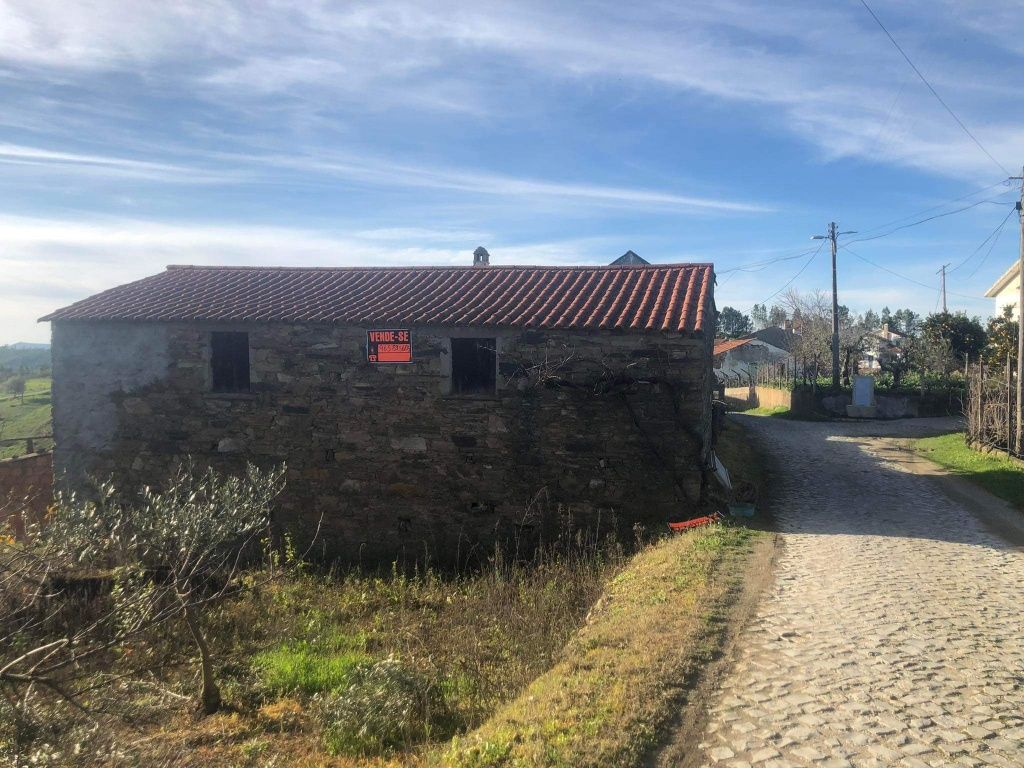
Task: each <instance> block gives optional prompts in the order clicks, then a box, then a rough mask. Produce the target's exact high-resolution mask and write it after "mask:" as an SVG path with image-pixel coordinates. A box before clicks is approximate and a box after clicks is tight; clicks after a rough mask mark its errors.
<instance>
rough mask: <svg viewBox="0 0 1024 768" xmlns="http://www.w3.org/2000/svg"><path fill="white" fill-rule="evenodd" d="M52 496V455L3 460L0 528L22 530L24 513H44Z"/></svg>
mask: <svg viewBox="0 0 1024 768" xmlns="http://www.w3.org/2000/svg"><path fill="white" fill-rule="evenodd" d="M52 500H53V455H52V454H50V453H30V454H28V455H27V456H19V457H18V458H16V459H3V460H0V528H2V527H4V526H5V525H10V527H12V528H13V529H14V532H15V533H16V534H19V535H20V533H21V531H22V515H23V514H29V515H33V516H38V515H42V514H43V513H44V512H45V511H46V508H47V506H49V504H50V502H51V501H52Z"/></svg>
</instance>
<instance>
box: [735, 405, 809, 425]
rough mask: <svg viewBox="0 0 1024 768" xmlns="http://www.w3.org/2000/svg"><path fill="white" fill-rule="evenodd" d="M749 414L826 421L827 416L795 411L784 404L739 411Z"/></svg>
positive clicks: (795, 419) (773, 417)
mask: <svg viewBox="0 0 1024 768" xmlns="http://www.w3.org/2000/svg"><path fill="white" fill-rule="evenodd" d="M741 413H745V414H747V415H749V416H767V417H768V418H771V419H790V420H792V421H828V420H829V416H827V415H825V414H822V413H796V412H794V411H793V410H791V409H790V408H788V407H787V406H785V405H773V406H766V405H760V406H758V407H757V408H750V409H748V410H745V411H741Z"/></svg>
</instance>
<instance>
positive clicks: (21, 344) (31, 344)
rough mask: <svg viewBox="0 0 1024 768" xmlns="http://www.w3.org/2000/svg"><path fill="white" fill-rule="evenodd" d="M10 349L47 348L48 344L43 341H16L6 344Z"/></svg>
mask: <svg viewBox="0 0 1024 768" xmlns="http://www.w3.org/2000/svg"><path fill="white" fill-rule="evenodd" d="M7 346H8V347H9V348H10V349H49V348H50V345H49V344H47V343H46V342H43V341H16V342H14V343H13V344H8V345H7Z"/></svg>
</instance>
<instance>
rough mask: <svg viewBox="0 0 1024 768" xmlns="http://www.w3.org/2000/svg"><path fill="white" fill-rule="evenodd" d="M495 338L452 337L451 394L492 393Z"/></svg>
mask: <svg viewBox="0 0 1024 768" xmlns="http://www.w3.org/2000/svg"><path fill="white" fill-rule="evenodd" d="M496 349H497V344H496V340H495V339H452V394H454V395H493V394H494V392H495V368H496V367H497V366H496V361H497V354H496V352H495V350H496Z"/></svg>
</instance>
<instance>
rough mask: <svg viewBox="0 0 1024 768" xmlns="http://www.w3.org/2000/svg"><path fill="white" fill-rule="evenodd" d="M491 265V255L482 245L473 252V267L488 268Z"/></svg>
mask: <svg viewBox="0 0 1024 768" xmlns="http://www.w3.org/2000/svg"><path fill="white" fill-rule="evenodd" d="M490 263H491V254H489V253H488V252H487V249H486V248H484V247H483V246H482V245H481V246H480V247H479V248H477V249H476V250H475V251H473V266H474V267H486V266H488V265H489V264H490Z"/></svg>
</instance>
